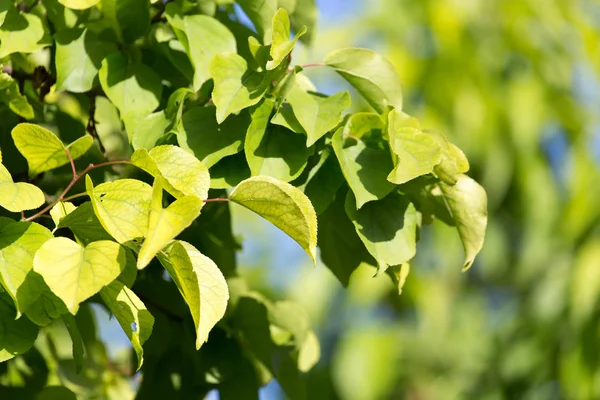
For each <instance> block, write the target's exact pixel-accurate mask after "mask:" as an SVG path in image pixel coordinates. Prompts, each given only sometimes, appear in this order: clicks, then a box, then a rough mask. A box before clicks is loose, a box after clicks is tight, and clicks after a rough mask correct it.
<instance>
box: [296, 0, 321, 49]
mask: <svg viewBox="0 0 600 400" xmlns="http://www.w3.org/2000/svg"><path fill="white" fill-rule="evenodd" d="M295 3H296V7H295V9H294V12H293V13H291V14H290V18H291V20H292V29H293V30H294V31H296V32H298V31H299V30H300V29H302V27H303V26H306V27H307V28H308V29H307V31H306V34H305V35H304V36H302V37H301V38H300V41H301V42H304V43H305V44H307V45H309V46H310V44H311V43H312V39H313V37H314V34H315V27H316V25H317V14H318V10H317V4H316V1H315V0H295Z"/></svg>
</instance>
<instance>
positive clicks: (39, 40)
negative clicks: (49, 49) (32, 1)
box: [0, 7, 52, 58]
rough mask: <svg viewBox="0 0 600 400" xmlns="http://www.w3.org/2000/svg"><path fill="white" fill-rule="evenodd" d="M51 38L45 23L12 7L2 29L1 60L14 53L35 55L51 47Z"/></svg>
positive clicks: (33, 15) (0, 28) (35, 16)
mask: <svg viewBox="0 0 600 400" xmlns="http://www.w3.org/2000/svg"><path fill="white" fill-rule="evenodd" d="M51 42H52V41H51V37H50V35H49V34H48V30H47V27H46V25H45V24H44V22H43V21H42V19H41V18H40V17H38V16H37V15H35V14H33V13H28V12H20V11H18V10H17V9H16V8H15V7H12V8H10V9H9V10H8V12H7V13H6V17H5V19H4V23H3V24H2V27H0V58H4V57H6V56H7V55H9V54H12V53H33V52H35V51H38V50H40V49H43V48H44V47H46V46H50V44H51Z"/></svg>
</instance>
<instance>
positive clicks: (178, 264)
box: [159, 241, 229, 349]
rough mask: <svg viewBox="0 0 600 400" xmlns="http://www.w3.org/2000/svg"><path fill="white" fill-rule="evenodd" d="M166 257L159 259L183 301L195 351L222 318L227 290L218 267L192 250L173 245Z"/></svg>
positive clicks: (193, 248)
mask: <svg viewBox="0 0 600 400" xmlns="http://www.w3.org/2000/svg"><path fill="white" fill-rule="evenodd" d="M168 254H169V256H168V258H166V259H165V257H164V256H163V257H160V258H159V259H160V260H161V262H162V264H163V265H164V267H165V268H166V270H167V271H168V272H169V275H171V278H172V279H173V281H174V282H175V284H176V285H177V288H179V291H180V292H181V295H182V296H183V298H184V300H185V301H186V303H187V305H188V307H189V309H190V312H191V314H192V318H193V320H194V324H195V325H196V348H197V349H199V348H200V346H202V344H203V343H204V342H206V341H207V340H208V333H209V332H210V330H211V329H212V328H213V327H214V326H215V324H216V323H217V322H219V320H220V319H221V318H223V316H224V315H225V310H226V308H227V301H228V299H229V290H228V288H227V282H226V281H225V277H224V276H223V274H222V273H221V270H220V269H219V267H217V265H216V264H215V263H214V262H213V261H212V260H211V259H210V258H208V257H206V256H205V255H204V254H202V253H200V252H199V251H198V250H197V249H196V248H195V247H194V246H192V245H191V244H189V243H187V242H183V241H176V242H175V243H174V244H173V246H171V248H170V249H169V252H168Z"/></svg>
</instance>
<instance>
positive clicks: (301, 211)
mask: <svg viewBox="0 0 600 400" xmlns="http://www.w3.org/2000/svg"><path fill="white" fill-rule="evenodd" d="M229 199H230V200H231V201H233V202H234V203H238V204H240V205H242V206H244V207H246V208H247V209H249V210H251V211H254V212H255V213H257V214H258V215H260V216H261V217H263V218H265V219H266V220H267V221H269V222H271V223H272V224H273V225H275V226H276V227H278V228H279V229H281V230H282V231H284V232H285V233H287V234H288V235H289V236H290V237H291V238H292V239H294V240H295V241H296V242H297V243H298V244H299V245H300V246H302V248H303V249H304V250H306V252H307V253H308V255H309V256H310V258H311V259H312V261H313V263H316V246H317V215H316V214H315V210H314V209H313V206H312V204H311V203H310V200H309V199H308V198H307V197H306V196H305V195H304V193H302V191H300V189H298V188H295V187H294V186H292V185H290V184H288V183H285V182H281V181H278V180H277V179H274V178H271V177H268V176H256V177H252V178H249V179H246V180H245V181H243V182H241V183H240V184H239V185H238V186H237V187H236V188H235V189H234V190H233V192H231V195H230V196H229Z"/></svg>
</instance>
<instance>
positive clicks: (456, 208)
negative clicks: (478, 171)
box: [440, 175, 487, 271]
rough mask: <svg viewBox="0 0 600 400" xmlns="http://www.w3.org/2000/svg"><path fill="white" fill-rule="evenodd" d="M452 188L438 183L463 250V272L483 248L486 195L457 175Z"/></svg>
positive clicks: (468, 180) (467, 179)
mask: <svg viewBox="0 0 600 400" xmlns="http://www.w3.org/2000/svg"><path fill="white" fill-rule="evenodd" d="M457 178H458V179H457V182H456V184H455V185H454V186H451V185H448V184H446V183H443V182H442V183H440V188H441V190H442V193H443V195H444V198H445V199H446V202H447V204H448V207H449V208H450V211H451V212H452V216H453V218H454V221H455V222H456V229H457V230H458V234H459V236H460V239H461V240H462V243H463V247H464V249H465V264H464V267H463V271H466V270H467V269H469V267H470V266H471V265H472V264H473V261H474V260H475V257H476V256H477V254H478V253H479V251H480V250H481V248H482V247H483V240H484V238H485V229H486V226H487V195H486V193H485V190H484V189H483V188H482V187H481V186H480V185H479V184H478V183H477V182H475V181H474V180H473V179H471V178H469V177H468V176H466V175H459V176H458V177H457Z"/></svg>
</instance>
